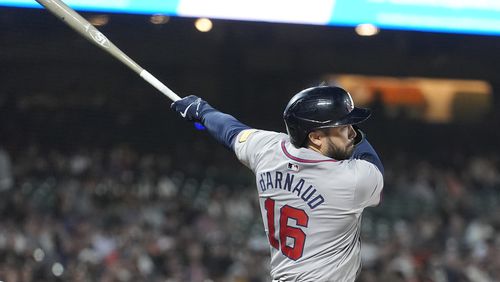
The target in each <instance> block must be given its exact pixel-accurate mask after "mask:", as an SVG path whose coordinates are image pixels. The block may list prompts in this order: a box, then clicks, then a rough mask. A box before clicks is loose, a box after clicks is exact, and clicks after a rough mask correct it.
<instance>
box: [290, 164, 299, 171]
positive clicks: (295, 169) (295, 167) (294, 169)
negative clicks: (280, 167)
mask: <svg viewBox="0 0 500 282" xmlns="http://www.w3.org/2000/svg"><path fill="white" fill-rule="evenodd" d="M288 169H289V170H293V171H299V165H298V164H292V163H288Z"/></svg>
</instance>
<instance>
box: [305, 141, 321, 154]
mask: <svg viewBox="0 0 500 282" xmlns="http://www.w3.org/2000/svg"><path fill="white" fill-rule="evenodd" d="M307 148H308V149H310V150H313V151H315V152H317V153H320V154H322V155H324V154H323V152H321V150H320V149H319V148H318V147H316V146H314V145H311V144H309V145H308V146H307Z"/></svg>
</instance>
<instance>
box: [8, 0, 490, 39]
mask: <svg viewBox="0 0 500 282" xmlns="http://www.w3.org/2000/svg"><path fill="white" fill-rule="evenodd" d="M64 2H65V3H66V4H68V5H69V6H71V7H72V8H74V9H76V10H80V11H94V12H96V11H99V12H113V13H135V14H165V15H172V16H189V17H201V16H204V17H211V18H223V19H236V20H251V21H264V22H284V23H303V24H317V25H345V26H356V25H358V24H363V23H371V24H374V25H376V26H378V27H381V28H388V29H408V30H420V31H433V32H452V33H472V34H489V35H500V0H480V1H479V0H303V1H300V0H295V1H291V0H266V1H264V0H259V1H257V0H112V1H111V0H66V1H64ZM0 6H14V7H29V8H40V7H41V6H40V5H39V4H38V3H37V2H36V1H35V0H0ZM259 11H260V12H259Z"/></svg>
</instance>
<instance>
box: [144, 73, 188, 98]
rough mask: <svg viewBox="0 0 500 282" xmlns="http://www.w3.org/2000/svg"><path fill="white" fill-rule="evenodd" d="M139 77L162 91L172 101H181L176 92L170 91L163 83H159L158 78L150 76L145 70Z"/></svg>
mask: <svg viewBox="0 0 500 282" xmlns="http://www.w3.org/2000/svg"><path fill="white" fill-rule="evenodd" d="M139 75H140V76H141V77H142V78H144V80H146V81H147V82H149V84H151V85H153V86H154V87H155V88H156V89H158V90H160V92H161V93H163V95H165V96H167V97H168V98H170V100H172V101H174V102H175V101H177V100H180V99H181V97H179V95H177V94H175V93H174V91H172V90H170V88H168V87H167V86H166V85H165V84H163V83H162V82H161V81H159V80H158V79H157V78H156V77H154V76H153V75H152V74H150V73H149V72H148V71H147V70H145V69H143V70H142V71H141V72H140V73H139Z"/></svg>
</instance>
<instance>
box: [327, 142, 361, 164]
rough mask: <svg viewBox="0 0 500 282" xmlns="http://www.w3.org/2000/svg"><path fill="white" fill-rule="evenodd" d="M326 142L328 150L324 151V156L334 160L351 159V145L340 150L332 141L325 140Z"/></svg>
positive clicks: (352, 147)
mask: <svg viewBox="0 0 500 282" xmlns="http://www.w3.org/2000/svg"><path fill="white" fill-rule="evenodd" d="M327 140H328V141H327V142H328V148H327V151H326V156H327V157H330V158H332V159H335V160H339V161H341V160H347V159H349V158H351V156H352V152H353V151H354V146H352V143H351V144H349V145H347V146H345V148H340V147H338V146H337V145H335V144H334V143H333V142H332V140H330V139H327Z"/></svg>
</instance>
